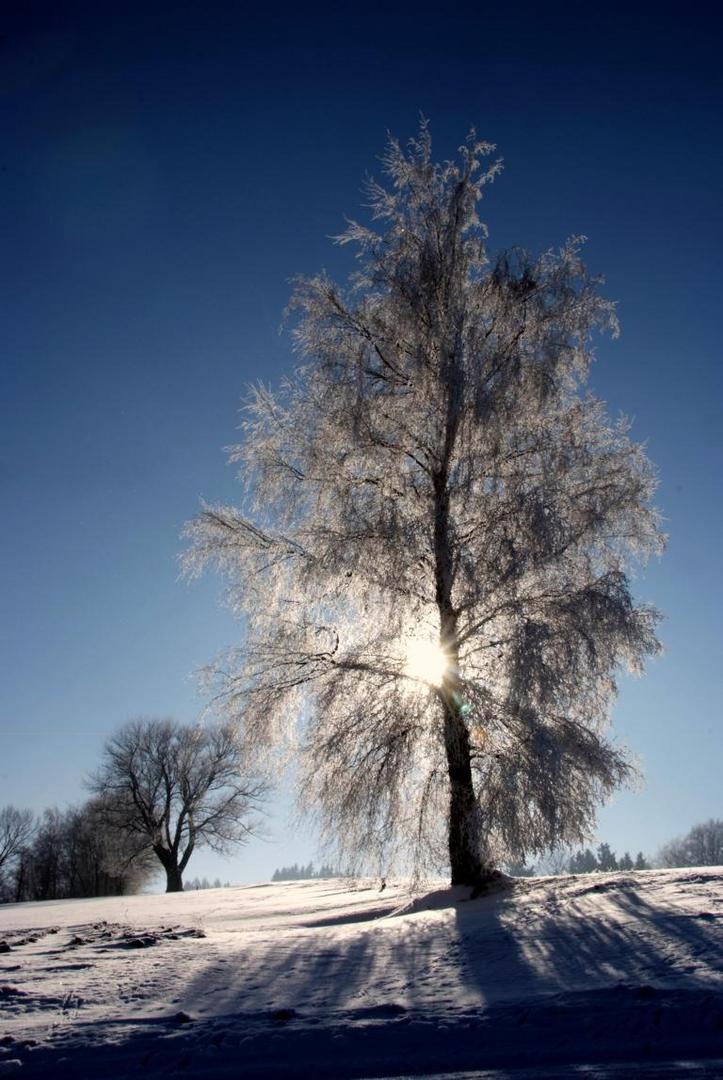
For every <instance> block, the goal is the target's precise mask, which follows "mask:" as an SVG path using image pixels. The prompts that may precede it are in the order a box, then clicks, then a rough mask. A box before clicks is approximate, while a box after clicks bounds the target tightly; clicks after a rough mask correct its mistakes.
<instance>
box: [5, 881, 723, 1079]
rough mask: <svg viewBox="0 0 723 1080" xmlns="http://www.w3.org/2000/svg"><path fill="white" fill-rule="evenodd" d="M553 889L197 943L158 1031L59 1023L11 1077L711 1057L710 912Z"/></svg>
mask: <svg viewBox="0 0 723 1080" xmlns="http://www.w3.org/2000/svg"><path fill="white" fill-rule="evenodd" d="M570 880H571V879H567V883H566V881H565V879H562V880H561V883H560V886H559V889H558V890H557V892H554V891H553V890H551V889H550V888H549V887H547V888H543V887H540V886H534V885H532V886H530V885H529V883H521V884H520V885H519V886H517V887H516V888H515V889H514V890H513V893H514V894H516V895H513V896H511V895H510V892H500V893H497V894H494V895H490V896H487V897H483V898H480V899H479V900H475V901H466V900H458V901H457V902H456V903H449V900H447V901H445V899H444V897H442V898H441V899H440V895H437V896H436V897H430V898H429V903H428V904H427V905H426V906H425V904H424V902H420V903H418V904H416V905H415V906H414V907H413V908H412V909H411V912H412V913H411V914H407V916H406V917H403V918H402V917H394V916H391V917H381V918H380V917H378V915H379V911H377V912H374V911H371V912H367V913H366V917H365V918H364V919H362V918H361V917H359V915H358V914H357V915H355V914H354V913H353V912H351V911H350V912H349V915H348V917H344V916H340V917H338V918H336V917H335V918H334V919H327V920H324V919H319V920H318V921H317V924H316V926H315V925H314V924H313V922H309V923H308V924H307V925H306V926H302V927H297V928H294V929H285V930H284V931H283V932H280V933H275V932H274V931H273V930H266V931H261V932H258V933H254V934H253V935H250V936H249V939H248V944H247V945H246V947H245V948H243V949H241V950H239V949H238V947H237V945H236V944H234V949H233V951H232V952H230V953H229V954H228V955H223V953H222V948H223V944H222V940H223V939H222V938H221V937H219V938H218V941H220V942H221V944H220V945H219V944H216V945H213V939H212V938H211V939H208V941H207V942H205V943H204V942H199V945H198V948H199V951H200V950H207V951H208V952H210V954H211V956H210V959H209V960H208V962H206V963H204V964H202V965H200V966H198V967H196V968H195V970H194V972H193V974H192V975H190V976H188V977H186V978H184V973H183V971H180V972H179V997H178V999H177V1005H176V1006H174V1008H177V1009H178V1012H177V1013H176V1014H174V1015H169V1016H167V1017H159V1018H154V1019H152V1020H149V1019H147V1018H133V1017H130V1016H119V1017H118V1018H117V1021H114V1022H111V1023H106V1024H105V1025H103V1027H102V1028H97V1027H96V1028H94V1026H93V1025H87V1026H86V1027H85V1028H84V1027H83V1025H82V1023H81V1022H80V1020H76V1022H75V1023H74V1025H73V1031H72V1032H71V1033H70V1037H69V1038H68V1039H67V1040H66V1041H65V1042H63V1040H62V1039H61V1040H59V1042H58V1044H57V1047H56V1049H55V1050H51V1049H48V1048H44V1047H37V1048H35V1049H32V1048H31V1049H29V1050H28V1051H27V1052H25V1051H23V1049H22V1047H19V1048H18V1055H19V1058H20V1059H22V1060H23V1062H24V1065H23V1069H22V1075H24V1076H26V1077H31V1076H46V1075H52V1076H53V1077H54V1080H61V1078H63V1077H66V1076H67V1077H71V1076H72V1077H73V1078H74V1080H77V1078H79V1077H95V1076H108V1077H113V1078H114V1080H115V1078H121V1077H125V1076H129V1077H130V1076H139V1075H144V1076H164V1075H175V1074H179V1073H182V1075H184V1076H187V1077H199V1078H200V1077H226V1076H228V1077H231V1076H234V1077H239V1076H240V1077H244V1078H246V1077H256V1076H258V1077H268V1076H274V1077H276V1076H278V1077H292V1078H293V1077H314V1078H316V1077H319V1078H327V1077H338V1078H343V1077H349V1078H354V1077H369V1078H371V1077H392V1076H411V1075H413V1076H422V1075H436V1076H439V1075H442V1074H451V1073H454V1072H460V1071H462V1070H472V1071H474V1070H481V1069H490V1070H496V1072H495V1077H496V1078H502V1077H506V1076H508V1075H509V1076H510V1077H513V1076H515V1077H516V1076H522V1073H521V1072H520V1070H523V1071H524V1070H527V1069H532V1070H535V1069H540V1068H542V1069H547V1070H552V1071H547V1072H544V1075H545V1076H563V1075H565V1076H568V1075H569V1076H572V1075H574V1074H575V1072H576V1069H577V1065H578V1064H579V1065H580V1067H582V1063H590V1062H597V1063H605V1062H607V1063H610V1064H611V1068H612V1067H615V1068H617V1067H618V1066H615V1065H614V1063H618V1064H619V1063H620V1062H628V1063H631V1062H635V1063H636V1066H635V1067H637V1065H638V1064H640V1065H641V1067H642V1064H643V1063H645V1062H655V1061H660V1062H662V1061H665V1060H668V1059H671V1058H673V1057H674V1056H676V1055H680V1054H683V1055H687V1056H688V1057H689V1058H694V1059H702V1058H705V1057H708V1058H713V1057H716V1056H720V1057H721V1058H723V993H722V991H721V981H720V980H718V981H717V982H713V983H711V978H710V972H711V969H714V968H715V964H716V962H717V960H718V961H720V959H721V936H720V931H719V930H718V928H717V926H718V924H717V923H716V921H715V920H714V919H713V918H711V917H710V916H711V912H710V911H706V912H702V913H700V915H699V916H697V917H696V916H685V915H680V914H678V913H675V912H668V911H665V910H661V907H660V905H659V904H656V902H655V897H654V896H652V895H650V896H649V895H647V892H646V889H645V888H644V887H643V886H642V885H641V883H640V882H639V881H631V883H630V885H629V886H628V887H626V885H625V884H624V883H623V885H622V886H619V887H617V888H615V889H610V888H608V889H607V891H606V887H605V884H604V882H603V883H601V884H593V883H590V884H589V886H587V885H586V883H584V882H583V883H580V884H579V887H578V884H576V883H575V882H573V883H572V884H570ZM578 882H579V879H578ZM536 889H537V893H536V891H535V890H536ZM596 891H602V892H604V893H605V896H604V905H603V906H601V907H599V908H596V907H595V905H590V904H589V903H588V901H587V898H589V895H590V893H591V892H596ZM511 901H513V902H511ZM445 902H447V903H448V905H449V906H447V907H444V906H443V905H444V903H445ZM603 907H604V910H603ZM379 910H382V907H381V905H380V908H379ZM375 915H376V916H377V917H375ZM209 942H211V945H209ZM186 945H187V946H188V943H186ZM191 948H194V946H191ZM169 949H172V946H169ZM166 955H167V957H168V962H169V963H172V962H173V954H172V951H169V952H168V953H167V954H166ZM199 955H203V954H202V953H201V952H199ZM84 1042H85V1044H86V1045H83V1043H84ZM11 1052H14V1051H12V1048H11ZM59 1059H60V1060H59ZM586 1067H587V1065H586ZM635 1067H633V1068H632V1071H635ZM570 1070H571V1071H570ZM539 1075H543V1074H542V1073H540V1074H539ZM586 1075H590V1074H589V1073H587V1074H586ZM594 1075H596V1076H598V1075H599V1076H602V1075H606V1074H605V1073H603V1072H596V1073H595V1074H594ZM607 1075H612V1073H610V1074H607ZM615 1075H616V1076H619V1075H621V1074H620V1073H619V1072H617V1071H616V1072H615ZM651 1075H655V1073H652V1074H651ZM659 1075H662V1072H661V1073H660V1074H659Z"/></svg>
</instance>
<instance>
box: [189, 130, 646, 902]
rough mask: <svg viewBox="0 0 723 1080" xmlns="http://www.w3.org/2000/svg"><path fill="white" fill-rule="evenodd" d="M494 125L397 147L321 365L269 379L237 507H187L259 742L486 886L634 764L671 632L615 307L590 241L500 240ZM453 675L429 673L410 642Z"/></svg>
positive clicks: (359, 827)
mask: <svg viewBox="0 0 723 1080" xmlns="http://www.w3.org/2000/svg"><path fill="white" fill-rule="evenodd" d="M493 149H494V148H493V147H492V146H490V145H489V144H487V143H483V142H480V141H478V140H477V139H476V137H475V135H474V133H472V134H471V136H470V138H469V139H468V141H467V143H466V144H465V146H464V147H462V149H461V151H460V158H459V160H458V161H456V162H446V163H444V164H441V165H440V164H436V163H434V162H433V161H432V158H431V143H430V137H429V131H428V128H427V125H426V124H423V125H422V128H421V131H420V134H419V136H418V138H417V139H416V140H412V142H411V143H410V144H409V147H408V148H407V149H404V148H402V147H401V146H400V145H399V144H398V143H397V142H396V141H394V140H392V141H391V142H390V144H389V147H388V150H387V154H386V157H385V159H384V165H385V171H386V174H387V176H388V178H389V181H390V183H389V186H388V187H384V186H382V185H381V184H378V183H376V182H373V181H370V182H369V185H368V198H369V203H370V209H371V220H372V226H376V227H368V226H364V225H359V224H356V223H354V222H352V223H350V224H349V226H348V229H347V231H346V233H345V234H344V235H343V236H342V237H340V238H339V240H340V242H342V243H350V244H353V245H355V246H356V249H357V253H358V256H359V259H358V268H357V270H356V272H355V273H354V274H353V276H352V278H351V279H350V281H349V283H348V286H347V287H346V288H343V287H341V286H339V285H337V284H336V283H335V282H333V281H332V280H331V279H330V278H328V277H327V276H326V275H324V274H321V275H318V276H317V277H313V278H300V279H298V280H297V282H296V287H295V292H294V296H293V299H292V303H291V310H292V314H293V315H294V316H295V319H296V321H295V329H294V339H295V344H296V348H297V351H298V354H299V357H300V366H299V367H298V369H297V370H296V372H295V373H294V375H293V377H291V378H290V379H288V380H287V381H286V382H285V383H284V384H282V386H281V387H280V389H279V391H278V392H276V393H274V392H272V391H271V390H269V389H267V388H266V387H262V386H258V387H256V388H255V389H253V390H252V391H251V393H250V395H249V398H248V401H247V403H246V409H245V414H244V422H243V439H242V441H241V443H240V444H239V446H237V447H234V448H233V450H232V460H233V461H234V462H235V463H236V464H237V465H238V469H239V478H240V480H241V482H242V484H243V489H244V491H243V498H242V501H241V504H240V507H239V508H235V507H227V506H219V507H212V506H204V507H203V509H202V511H201V513H200V514H199V516H198V517H197V518H196V519H195V520H194V521H192V522H191V523H190V524H189V526H188V528H187V535H188V536H189V538H190V541H191V544H190V550H189V552H188V554H187V557H186V567H187V570H188V571H189V572H191V573H196V572H200V571H201V570H202V569H203V568H204V567H205V566H207V565H212V566H214V567H216V568H217V569H218V570H219V571H220V572H221V573H222V574H223V575H224V576H225V577H226V578H227V580H228V581H229V584H230V593H229V595H230V598H231V602H232V604H233V606H234V607H235V609H236V610H237V612H238V614H239V615H240V616H242V617H243V622H244V628H245V635H244V640H243V643H242V645H241V646H240V648H238V649H237V650H235V651H234V652H233V653H231V654H230V655H229V656H228V657H227V658H225V660H223V661H219V663H218V664H217V665H215V667H214V668H213V669H212V679H213V682H214V687H215V694H216V702H217V704H218V705H219V706H220V707H221V708H222V709H223V710H225V711H226V713H227V714H230V715H231V716H232V717H233V718H234V719H238V720H240V721H241V722H242V723H243V725H244V730H245V733H246V738H247V740H248V743H249V745H250V746H251V747H252V748H253V749H254V752H255V753H256V754H257V755H258V756H259V757H263V756H264V755H267V757H268V759H269V760H272V759H274V755H275V754H278V752H279V751H280V750H281V749H284V750H285V751H288V752H290V753H292V754H293V755H296V756H297V757H298V762H299V765H298V772H299V775H300V791H301V795H302V799H303V802H304V803H305V804H306V805H307V806H308V807H310V808H312V809H313V810H314V811H315V812H317V813H318V815H319V818H320V820H321V822H322V824H323V825H324V826H325V827H326V829H327V831H328V833H329V835H330V836H332V837H333V838H335V839H336V840H337V841H338V843H339V844H340V846H341V847H342V848H344V849H346V850H347V851H348V852H352V853H354V854H355V855H356V856H357V857H358V858H359V859H360V860H361V861H364V860H367V861H370V860H375V859H380V858H383V859H385V860H387V861H391V860H393V858H394V856H395V854H397V853H404V857H407V858H408V857H409V854H410V852H411V853H413V855H414V857H415V859H416V860H417V865H420V866H421V865H429V864H437V865H438V864H440V863H445V862H448V863H449V864H450V865H451V869H452V881H453V882H469V883H477V882H479V881H483V880H484V879H485V877H487V876H489V875H490V874H491V872H492V870H493V868H494V867H495V866H497V865H499V863H500V862H501V861H503V860H508V861H509V860H519V859H523V858H524V857H525V856H528V855H534V854H538V853H539V852H541V851H542V850H544V849H546V848H549V847H551V846H558V845H562V844H567V845H572V844H579V843H581V842H582V841H583V840H584V839H585V837H586V836H587V835H588V833H589V830H590V829H591V828H592V826H593V823H594V816H595V808H596V805H597V804H598V802H599V801H600V800H601V799H602V798H604V797H605V796H606V795H608V794H609V793H610V792H611V791H612V790H613V789H614V788H615V787H616V786H617V785H619V784H621V783H623V782H625V781H627V780H629V779H630V778H631V776H632V775H633V770H632V768H631V765H630V763H629V762H628V760H627V758H626V756H625V754H624V752H623V751H622V750H621V749H620V748H619V747H617V746H616V745H615V744H614V743H612V742H611V741H609V739H608V738H607V737H606V735H605V729H606V726H607V718H608V714H609V709H610V705H611V703H612V701H613V699H614V696H615V692H616V686H615V675H616V672H617V671H618V670H619V669H620V668H627V669H629V670H631V671H634V672H639V671H641V670H642V667H643V662H644V660H645V658H646V657H647V656H648V655H651V654H653V653H655V652H656V651H657V649H658V642H657V639H656V636H655V626H656V622H657V618H658V616H657V614H656V612H655V611H654V610H653V609H652V608H649V607H646V606H644V605H641V604H639V603H636V601H635V600H634V599H633V597H632V595H631V592H630V582H629V573H630V570H631V568H632V566H633V565H634V564H635V563H636V562H642V561H644V560H645V559H646V558H647V557H648V556H649V555H650V554H651V553H655V552H659V551H660V550H661V548H662V537H661V534H660V532H659V527H658V520H657V516H656V513H655V511H654V509H653V508H652V507H651V505H650V499H651V496H652V493H653V490H654V487H655V478H654V473H653V470H652V467H651V465H650V463H649V462H648V460H647V458H646V456H645V454H644V452H643V449H642V448H641V447H640V446H639V445H638V444H636V443H634V442H633V441H631V439H630V437H629V433H628V429H627V425H626V423H625V422H624V421H620V422H618V423H611V422H610V421H609V420H608V419H607V417H606V413H605V409H604V406H603V403H602V402H600V401H598V400H597V399H595V398H594V397H593V396H591V395H590V394H589V393H587V392H586V391H585V389H584V384H585V380H586V377H587V373H588V370H589V366H590V362H591V358H592V348H591V336H592V334H593V332H594V331H597V330H610V331H612V332H613V333H616V332H617V324H616V320H615V312H614V307H613V305H612V304H611V303H610V302H609V301H607V300H604V299H603V298H601V296H600V295H599V291H598V289H599V281H598V280H596V279H594V278H591V277H590V276H589V275H588V273H587V271H586V269H585V267H584V265H583V263H582V261H581V258H580V248H581V242H582V241H581V239H579V238H578V239H573V240H571V241H569V242H568V243H566V244H565V245H563V247H562V248H560V249H559V250H558V251H552V250H550V251H547V252H545V253H544V254H543V255H541V256H539V257H533V256H531V255H529V254H528V253H527V252H525V251H523V250H522V249H515V250H512V251H507V252H504V253H502V254H500V255H497V256H491V255H490V254H489V253H488V251H487V246H486V236H487V233H486V230H485V228H484V227H483V226H482V225H481V224H480V222H479V220H478V217H477V208H478V204H479V200H480V198H481V196H482V190H483V187H484V186H485V185H486V184H488V183H489V182H490V181H491V180H492V179H493V178H494V176H495V175H496V174H497V172H498V171H499V163H494V164H492V165H489V164H488V162H489V159H490V154H491V152H492V151H493ZM420 637H421V638H422V639H424V640H426V641H427V642H432V643H436V645H437V646H438V647H439V648H441V649H442V650H443V655H444V664H445V665H446V666H445V668H444V677H443V678H442V680H441V681H436V680H434V679H432V678H431V677H430V678H429V679H428V680H425V679H424V678H420V677H419V676H418V675H417V676H414V677H413V676H412V675H410V670H411V669H410V665H409V664H408V662H407V656H408V650H409V642H410V639H414V638H420Z"/></svg>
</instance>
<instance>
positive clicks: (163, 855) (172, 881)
mask: <svg viewBox="0 0 723 1080" xmlns="http://www.w3.org/2000/svg"><path fill="white" fill-rule="evenodd" d="M153 850H154V852H155V853H156V855H157V856H158V860H159V862H160V863H161V865H162V867H163V869H164V870H165V871H166V892H167V893H169V892H183V872H182V870H181V868H180V867H179V865H178V862H177V860H176V856H175V855H174V853H173V852H172V851H169V850H168V848H164V847H160V846H159V847H155V846H154V848H153Z"/></svg>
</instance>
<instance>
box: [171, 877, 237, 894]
mask: <svg viewBox="0 0 723 1080" xmlns="http://www.w3.org/2000/svg"><path fill="white" fill-rule="evenodd" d="M230 888H231V882H230V881H221V878H214V879H213V881H209V880H208V878H207V877H202V878H197V877H195V878H191V880H190V881H187V882H186V883H185V885H184V886H183V889H184V892H188V891H189V890H192V891H193V892H197V891H198V890H199V889H230Z"/></svg>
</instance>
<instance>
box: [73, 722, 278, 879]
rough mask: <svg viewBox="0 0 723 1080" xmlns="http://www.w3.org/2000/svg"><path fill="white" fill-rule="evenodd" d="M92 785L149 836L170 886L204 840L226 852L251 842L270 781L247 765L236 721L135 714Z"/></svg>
mask: <svg viewBox="0 0 723 1080" xmlns="http://www.w3.org/2000/svg"><path fill="white" fill-rule="evenodd" d="M90 786H91V788H92V790H93V791H94V792H96V794H98V795H99V796H102V798H103V800H104V803H103V806H104V814H105V816H106V820H107V821H108V822H109V823H110V824H111V825H112V826H113V827H114V828H116V829H118V830H121V831H123V832H129V833H135V834H137V835H139V836H141V837H143V838H144V839H145V841H146V842H147V844H148V846H149V847H151V848H152V850H153V852H154V854H155V855H156V857H157V858H158V860H159V862H160V863H161V865H162V866H163V869H164V870H165V872H166V891H167V892H178V891H180V890H182V889H183V871H184V870H185V868H186V866H187V865H188V861H189V859H190V858H191V855H192V854H193V852H194V850H195V849H196V848H197V847H200V846H206V847H210V848H212V849H213V850H214V851H219V852H224V851H227V850H229V849H230V848H231V847H233V846H234V845H236V844H241V843H244V842H246V841H247V840H248V839H249V837H250V836H251V835H252V834H253V832H254V828H255V826H256V824H257V820H256V819H255V818H254V817H253V811H254V809H255V808H257V807H258V806H259V805H260V803H261V800H262V798H263V796H264V792H265V787H264V784H263V783H262V782H261V781H260V780H259V779H258V778H257V777H253V776H251V775H250V774H249V773H248V771H247V770H246V769H245V759H244V754H243V749H242V746H241V742H240V740H239V738H238V735H237V730H236V728H235V726H234V725H231V724H225V725H222V726H203V725H200V724H199V725H195V726H183V725H181V724H177V723H175V722H173V721H172V720H156V719H149V720H135V721H132V722H131V723H129V724H127V725H126V726H125V727H124V728H122V729H121V730H120V731H119V732H118V733H117V734H116V735H114V736H113V737H112V738H111V739H109V740H108V742H107V743H106V746H105V749H104V752H103V762H102V765H101V767H100V769H99V770H98V772H97V773H96V774H95V776H94V777H93V779H92V780H91V783H90Z"/></svg>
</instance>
